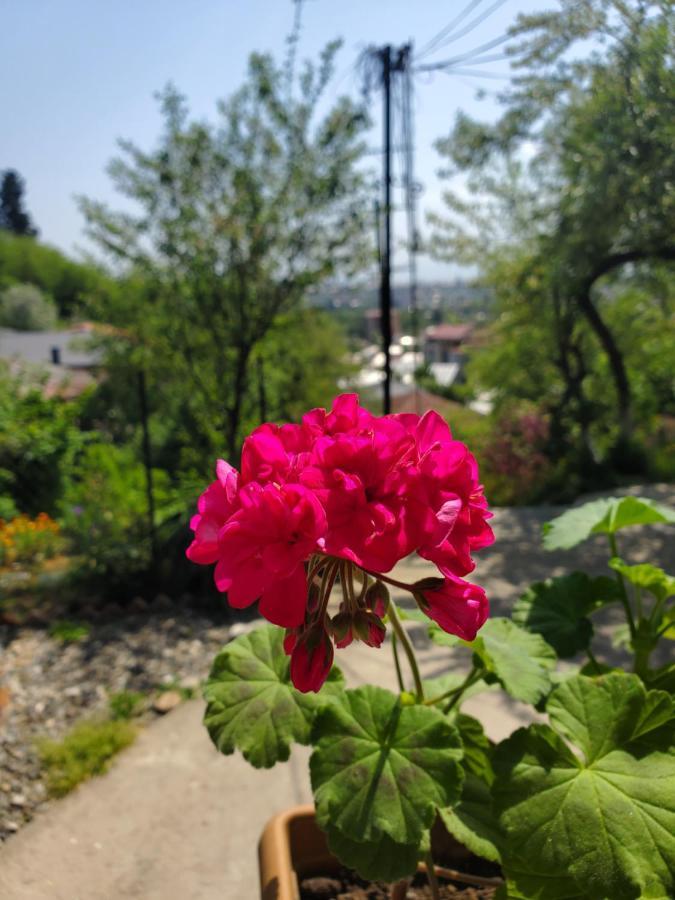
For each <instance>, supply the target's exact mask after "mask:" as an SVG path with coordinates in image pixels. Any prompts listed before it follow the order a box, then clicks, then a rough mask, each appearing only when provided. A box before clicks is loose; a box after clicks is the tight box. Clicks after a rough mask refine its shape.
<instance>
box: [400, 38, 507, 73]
mask: <svg viewBox="0 0 675 900" xmlns="http://www.w3.org/2000/svg"><path fill="white" fill-rule="evenodd" d="M509 38H510V35H508V34H503V35H501V36H500V37H498V38H494V39H493V40H491V41H486V42H485V43H484V44H479V46H478V47H474V48H473V50H468V51H467V52H466V53H460V55H459V56H451V57H450V58H449V59H444V60H442V61H440V62H437V63H426V64H425V65H423V66H417V67H416V71H417V72H431V71H434V70H435V69H442V68H444V67H445V66H451V65H454V64H455V63H457V62H465V61H467V62H474V57H475V56H476V54H479V55H480V54H481V53H484V52H485V51H486V50H492V49H493V48H494V47H499V46H500V44H504V43H506V41H508V40H509ZM499 56H501V57H502V58H507V54H504V53H503V54H499Z"/></svg>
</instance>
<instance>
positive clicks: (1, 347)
mask: <svg viewBox="0 0 675 900" xmlns="http://www.w3.org/2000/svg"><path fill="white" fill-rule="evenodd" d="M88 334H90V330H89V329H86V328H83V327H82V326H77V325H75V326H73V327H72V328H66V329H63V330H59V331H14V330H12V329H11V328H0V359H7V360H17V361H19V360H20V361H21V362H25V363H30V364H32V365H51V363H52V362H53V359H52V349H53V348H58V350H59V355H60V365H61V366H63V367H64V368H67V369H90V368H94V367H96V366H98V365H100V363H101V360H102V353H101V351H100V350H99V349H90V348H88V346H87V336H88Z"/></svg>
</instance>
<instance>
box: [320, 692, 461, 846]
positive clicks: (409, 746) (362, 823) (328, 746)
mask: <svg viewBox="0 0 675 900" xmlns="http://www.w3.org/2000/svg"><path fill="white" fill-rule="evenodd" d="M313 741H314V743H315V744H316V750H315V751H314V753H313V754H312V757H311V759H310V773H311V778H312V788H313V791H314V801H315V804H316V817H317V822H318V823H319V825H320V826H321V827H322V828H328V827H330V828H331V829H338V830H339V831H340V832H342V834H343V835H345V836H348V837H349V839H350V840H353V841H357V842H361V841H366V842H368V843H377V842H378V841H379V840H380V838H381V837H382V836H383V835H387V836H388V837H389V838H391V840H392V841H394V842H395V843H397V844H408V845H413V844H419V842H420V840H421V839H422V836H423V834H424V833H425V831H426V830H427V829H428V828H430V827H431V824H432V822H433V820H434V817H435V815H436V808H437V807H444V806H448V805H450V804H452V803H455V802H456V801H457V800H458V799H459V797H460V792H461V787H462V779H463V772H462V767H461V766H460V764H459V760H460V759H461V757H462V746H461V740H460V737H459V733H458V731H457V729H456V728H455V727H454V725H452V724H451V723H450V722H449V721H448V720H447V719H446V717H445V716H444V715H443V714H442V713H441V712H439V711H438V710H436V709H433V708H432V707H429V706H420V705H418V706H402V705H401V704H400V702H399V699H398V698H397V697H396V696H395V695H394V694H392V693H390V692H389V691H386V690H384V689H383V688H377V687H371V686H366V687H360V688H357V689H356V690H353V691H345V693H344V695H343V699H342V700H341V702H339V703H333V704H330V705H327V706H326V707H325V708H324V709H323V710H322V711H321V712H320V714H319V716H318V717H317V720H316V723H315V727H314V735H313Z"/></svg>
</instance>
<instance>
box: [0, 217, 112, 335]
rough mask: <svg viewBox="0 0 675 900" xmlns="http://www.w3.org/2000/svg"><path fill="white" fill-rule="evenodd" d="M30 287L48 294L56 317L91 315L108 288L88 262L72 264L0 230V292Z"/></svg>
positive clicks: (54, 251)
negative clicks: (23, 286) (11, 288)
mask: <svg viewBox="0 0 675 900" xmlns="http://www.w3.org/2000/svg"><path fill="white" fill-rule="evenodd" d="M15 284H32V285H34V286H35V287H37V288H39V289H40V290H41V291H43V292H44V293H45V294H48V295H49V296H50V297H51V298H52V299H53V300H54V303H55V304H56V307H57V310H58V314H59V317H60V318H64V319H70V318H73V317H74V316H77V315H87V316H91V315H92V314H93V313H95V312H96V310H97V309H99V308H101V307H102V305H103V304H102V297H103V296H104V295H107V293H108V292H109V291H110V290H111V289H112V282H111V279H110V278H108V276H107V275H106V274H105V273H104V272H103V271H102V270H101V269H100V268H99V267H97V266H95V265H93V264H91V263H81V262H75V261H74V260H71V259H69V258H68V257H67V256H65V255H64V254H63V253H61V251H60V250H57V249H55V248H54V247H48V246H46V245H45V244H41V243H39V242H38V241H36V240H34V239H33V238H29V237H25V236H23V237H22V236H18V235H14V234H10V232H8V231H1V230H0V289H2V288H4V287H11V286H12V285H15Z"/></svg>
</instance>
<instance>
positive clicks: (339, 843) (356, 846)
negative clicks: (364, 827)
mask: <svg viewBox="0 0 675 900" xmlns="http://www.w3.org/2000/svg"><path fill="white" fill-rule="evenodd" d="M326 835H327V837H328V846H329V848H330V849H331V851H332V852H333V853H334V854H335V855H336V856H337V858H338V859H339V860H340V862H341V863H342V864H343V865H345V866H347V868H349V869H353V870H354V871H355V872H358V874H359V875H360V876H361V877H362V878H368V879H370V880H372V881H377V880H381V881H398V880H399V879H401V878H405V877H406V876H408V875H413V874H414V873H415V871H416V870H417V864H418V863H419V862H420V860H421V859H422V857H423V855H424V853H425V852H426V850H427V849H428V848H429V835H428V832H427V833H426V835H425V836H423V837H422V840H421V843H418V844H397V843H396V842H395V841H392V839H391V838H390V837H389V836H388V835H386V834H383V835H381V836H380V838H379V839H378V840H376V841H354V840H352V839H351V838H349V837H347V836H346V835H345V834H343V833H342V832H341V831H340V830H339V829H337V828H331V827H330V826H328V827H327V828H326Z"/></svg>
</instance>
